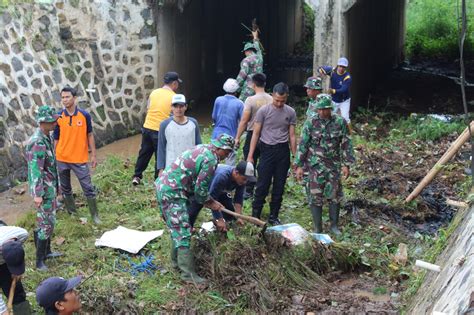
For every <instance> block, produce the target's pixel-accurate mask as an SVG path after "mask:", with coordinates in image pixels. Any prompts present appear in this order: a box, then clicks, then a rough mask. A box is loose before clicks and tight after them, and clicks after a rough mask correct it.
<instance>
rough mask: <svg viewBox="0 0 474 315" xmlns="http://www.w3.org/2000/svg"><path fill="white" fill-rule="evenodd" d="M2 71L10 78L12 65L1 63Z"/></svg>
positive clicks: (0, 68) (0, 69)
mask: <svg viewBox="0 0 474 315" xmlns="http://www.w3.org/2000/svg"><path fill="white" fill-rule="evenodd" d="M0 71H3V73H4V74H5V76H10V72H11V68H10V65H9V64H7V63H1V64H0Z"/></svg>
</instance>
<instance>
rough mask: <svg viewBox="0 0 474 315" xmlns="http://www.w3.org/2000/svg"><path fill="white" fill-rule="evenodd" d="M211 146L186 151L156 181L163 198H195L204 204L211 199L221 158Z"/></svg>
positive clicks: (204, 145) (200, 146)
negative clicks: (212, 185)
mask: <svg viewBox="0 0 474 315" xmlns="http://www.w3.org/2000/svg"><path fill="white" fill-rule="evenodd" d="M212 148H213V146H212V145H209V144H202V145H198V146H196V147H194V148H192V149H190V150H187V151H184V152H183V153H182V154H181V155H180V156H179V157H178V158H177V159H176V161H174V162H173V163H172V164H171V165H169V166H168V167H166V168H165V170H164V172H163V174H162V175H161V176H160V177H159V178H158V179H157V180H156V184H157V189H158V190H159V191H160V194H161V196H162V198H165V199H168V198H169V199H172V198H184V199H188V198H189V197H191V196H194V198H195V199H196V201H197V202H198V203H200V204H203V203H204V202H206V201H207V200H208V199H209V185H210V183H211V180H212V177H213V176H214V172H215V171H216V167H217V164H218V163H219V158H218V157H217V155H216V154H215V153H214V151H213V150H212Z"/></svg>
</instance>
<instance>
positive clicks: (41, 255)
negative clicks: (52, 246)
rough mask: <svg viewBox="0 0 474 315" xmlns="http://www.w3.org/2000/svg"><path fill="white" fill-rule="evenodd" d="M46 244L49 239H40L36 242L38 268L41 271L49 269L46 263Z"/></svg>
mask: <svg viewBox="0 0 474 315" xmlns="http://www.w3.org/2000/svg"><path fill="white" fill-rule="evenodd" d="M46 246H48V240H40V239H38V242H37V243H36V269H38V270H40V271H46V270H48V267H47V266H46V264H45V263H44V261H45V259H46Z"/></svg>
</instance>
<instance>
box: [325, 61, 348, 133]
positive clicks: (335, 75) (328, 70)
mask: <svg viewBox="0 0 474 315" xmlns="http://www.w3.org/2000/svg"><path fill="white" fill-rule="evenodd" d="M347 67H349V61H348V60H347V58H345V57H341V58H339V60H338V61H337V66H336V67H334V68H333V67H331V66H321V67H319V69H318V71H319V73H321V74H322V75H328V76H330V79H331V84H330V88H329V91H328V94H331V95H332V101H333V105H334V112H335V113H338V114H340V115H341V116H342V118H344V119H345V120H346V122H347V127H348V128H349V133H351V131H352V128H351V118H350V115H349V112H350V109H351V94H350V91H349V89H350V87H351V83H352V78H351V75H350V74H349V72H347Z"/></svg>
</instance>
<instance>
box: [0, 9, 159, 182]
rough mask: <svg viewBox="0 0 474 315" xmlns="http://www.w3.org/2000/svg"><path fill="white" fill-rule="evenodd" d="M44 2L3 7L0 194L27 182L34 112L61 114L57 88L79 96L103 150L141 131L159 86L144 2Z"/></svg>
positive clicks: (0, 35)
mask: <svg viewBox="0 0 474 315" xmlns="http://www.w3.org/2000/svg"><path fill="white" fill-rule="evenodd" d="M38 2H39V1H38ZM41 2H42V4H39V3H36V4H22V5H18V4H16V5H10V6H8V7H6V8H0V191H1V190H4V189H6V188H7V187H8V186H9V185H11V184H12V183H13V182H15V180H25V179H26V163H25V159H24V152H23V151H24V146H25V144H26V142H27V140H28V137H29V136H30V135H31V134H32V133H33V131H34V129H35V128H36V123H35V121H34V113H35V110H36V108H37V107H38V106H39V105H42V104H49V105H52V106H54V107H55V108H57V109H58V110H59V109H60V108H61V103H60V90H61V88H62V87H64V86H65V85H70V86H72V87H75V88H77V90H78V91H79V97H78V101H79V106H80V107H81V108H84V109H86V110H87V111H89V112H90V113H91V115H92V118H93V126H94V134H95V137H96V142H97V144H98V145H99V146H100V145H103V144H106V143H109V142H112V141H114V140H116V139H119V138H123V137H125V136H127V135H128V134H132V133H136V132H138V131H139V128H140V126H141V124H142V121H143V116H144V113H145V111H146V99H147V97H148V94H149V93H150V91H151V90H152V89H153V88H154V87H155V86H157V85H158V84H159V83H160V82H159V81H160V80H157V77H156V74H157V73H158V71H157V65H158V60H157V59H158V58H157V38H156V31H155V29H156V28H155V27H154V20H153V13H152V10H151V9H150V8H149V7H148V5H147V4H146V2H145V1H144V0H141V1H137V0H133V1H128V0H109V1H106V0H103V1H94V0H70V1H54V0H53V1H46V0H42V1H41ZM45 2H46V3H45Z"/></svg>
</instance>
